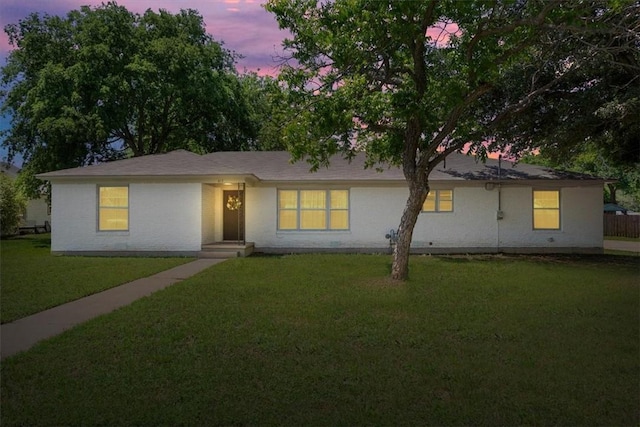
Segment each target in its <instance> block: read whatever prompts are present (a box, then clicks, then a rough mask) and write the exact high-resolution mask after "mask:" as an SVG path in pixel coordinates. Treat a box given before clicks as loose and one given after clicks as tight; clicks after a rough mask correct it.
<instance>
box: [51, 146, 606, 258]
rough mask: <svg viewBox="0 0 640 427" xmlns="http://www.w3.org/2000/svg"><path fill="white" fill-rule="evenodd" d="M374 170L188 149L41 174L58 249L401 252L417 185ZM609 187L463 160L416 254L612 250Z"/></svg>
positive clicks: (438, 176) (395, 172) (455, 164)
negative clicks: (607, 239) (398, 234)
mask: <svg viewBox="0 0 640 427" xmlns="http://www.w3.org/2000/svg"><path fill="white" fill-rule="evenodd" d="M363 166H364V159H363V158H362V156H360V157H357V158H356V159H354V160H353V161H352V162H351V163H349V162H347V161H346V160H343V159H341V158H338V157H335V158H333V159H332V160H331V165H330V167H329V168H321V169H320V170H318V171H317V172H313V173H312V172H309V165H308V164H307V163H306V162H298V163H291V162H290V155H289V154H288V153H286V152H219V153H212V154H207V155H202V156H201V155H198V154H193V153H190V152H188V151H183V150H178V151H173V152H171V153H167V154H158V155H150V156H143V157H137V158H131V159H125V160H119V161H114V162H110V163H104V164H99V165H94V166H87V167H82V168H76V169H67V170H61V171H57V172H49V173H44V174H41V175H39V176H38V177H39V178H40V179H43V180H49V181H50V182H51V184H52V228H53V233H52V246H51V249H52V251H53V252H60V253H89V254H98V253H100V254H103V253H106V254H109V253H113V254H115V253H117V254H123V253H144V254H190V255H195V254H198V253H200V252H201V250H202V249H203V248H212V247H213V246H215V245H216V244H220V245H221V246H223V247H224V245H222V244H224V243H233V242H235V243H238V245H237V246H234V249H233V250H234V251H235V250H236V248H241V249H242V250H238V252H239V254H240V255H243V254H244V253H245V252H244V249H246V252H247V253H248V252H250V251H251V250H252V249H255V250H256V251H260V252H304V251H331V252H356V251H363V252H384V251H388V250H389V247H390V243H391V242H390V240H392V239H389V237H391V238H392V237H393V230H394V229H395V228H396V227H397V226H398V224H399V222H400V217H401V215H402V211H403V209H404V206H405V203H406V201H407V196H408V194H409V193H408V189H407V184H406V182H405V180H404V177H403V174H402V172H401V170H400V169H398V168H396V167H383V168H382V172H380V171H378V170H377V169H376V168H373V169H371V168H369V169H365V168H364V167H363ZM378 169H380V168H378ZM603 183H604V182H603V180H602V179H599V178H594V177H591V176H587V175H581V174H572V173H567V172H559V171H554V170H551V169H548V168H544V167H540V166H533V165H527V164H518V165H515V166H514V165H513V164H511V163H508V162H504V161H503V162H502V164H500V162H499V161H498V160H491V159H489V160H487V162H486V163H481V162H477V161H476V159H475V158H473V157H470V156H465V155H462V154H453V155H451V156H449V157H448V158H447V160H446V162H445V163H441V164H440V165H439V166H438V167H436V168H435V170H434V171H433V172H432V173H431V176H430V185H431V192H430V193H429V197H428V198H427V200H426V202H425V204H424V208H423V212H422V213H421V214H420V216H419V218H418V221H417V223H416V227H415V230H414V233H413V241H412V251H413V252H415V253H479V252H488V253H495V252H601V251H602V245H603V239H602V235H603V220H602V215H603V202H602V188H603ZM387 236H389V237H387Z"/></svg>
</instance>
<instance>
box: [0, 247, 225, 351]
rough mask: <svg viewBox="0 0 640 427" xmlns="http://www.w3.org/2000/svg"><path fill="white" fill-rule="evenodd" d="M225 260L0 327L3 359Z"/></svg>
mask: <svg viewBox="0 0 640 427" xmlns="http://www.w3.org/2000/svg"><path fill="white" fill-rule="evenodd" d="M222 261H224V259H214V258H207V259H198V260H195V261H192V262H189V263H187V264H182V265H179V266H177V267H174V268H172V269H169V270H166V271H163V272H160V273H158V274H155V275H153V276H150V277H145V278H142V279H138V280H134V281H133V282H129V283H125V284H124V285H120V286H117V287H115V288H111V289H107V290H106V291H103V292H100V293H97V294H93V295H89V296H88V297H84V298H81V299H79V300H75V301H71V302H68V303H66V304H62V305H59V306H57V307H53V308H50V309H49V310H45V311H42V312H40V313H36V314H33V315H31V316H28V317H23V318H22V319H18V320H16V321H14V322H11V323H6V324H4V325H1V326H0V359H4V358H6V357H9V356H12V355H14V354H16V353H19V352H21V351H25V350H28V349H29V348H31V347H32V346H33V345H34V344H36V343H37V342H39V341H41V340H44V339H46V338H50V337H53V336H55V335H58V334H60V333H62V332H64V331H66V330H67V329H70V328H72V327H74V326H76V325H78V324H80V323H82V322H86V321H87V320H90V319H93V318H94V317H98V316H100V315H102V314H106V313H110V312H112V311H113V310H115V309H117V308H120V307H123V306H125V305H129V304H131V303H132V302H133V301H135V300H137V299H140V298H142V297H144V296H148V295H151V294H152V293H154V292H155V291H159V290H160V289H164V288H166V287H167V286H169V285H173V284H174V283H177V282H180V281H182V280H184V279H186V278H188V277H191V276H193V275H194V274H196V273H199V272H201V271H202V270H204V269H206V268H209V267H211V266H212V265H215V264H218V263H220V262H222Z"/></svg>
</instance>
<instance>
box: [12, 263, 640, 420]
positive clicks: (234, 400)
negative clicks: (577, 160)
mask: <svg viewBox="0 0 640 427" xmlns="http://www.w3.org/2000/svg"><path fill="white" fill-rule="evenodd" d="M637 267H638V264H637V260H636V259H633V258H624V257H606V256H600V257H554V258H550V257H527V258H525V257H473V258H467V257H442V258H440V257H415V258H412V261H411V280H410V281H409V282H408V283H405V284H394V283H392V282H390V281H389V280H388V279H387V276H388V274H389V270H390V258H389V257H388V256H366V255H363V256H356V255H353V256H345V255H342V256H338V255H301V256H286V257H282V258H280V257H262V258H246V259H234V260H229V261H226V262H224V263H221V264H219V265H217V266H215V267H213V268H210V269H208V270H206V271H204V272H202V273H200V274H198V275H197V276H194V277H192V278H191V279H188V280H186V281H183V282H181V283H178V284H176V285H173V286H171V287H169V288H167V289H165V290H163V291H160V292H157V293H155V294H154V295H152V296H150V297H149V298H144V299H142V300H139V301H137V302H135V303H134V304H132V305H130V306H128V307H124V308H122V309H120V310H117V311H116V312H113V313H111V314H109V315H106V316H102V317H100V318H97V319H94V320H92V321H90V322H87V323H85V324H83V325H81V326H79V327H77V328H74V329H72V330H70V331H68V332H66V333H64V334H63V335H60V336H58V337H55V338H53V339H51V340H49V341H46V342H44V343H41V344H39V345H37V346H36V347H34V348H33V349H32V350H30V351H28V352H26V353H23V354H21V355H17V356H15V357H11V358H8V359H6V360H5V361H3V363H2V372H1V373H2V376H1V385H2V387H1V399H2V400H1V402H2V411H1V420H0V421H1V424H2V425H3V426H11V425H30V426H34V425H97V424H100V425H291V426H300V425H314V426H316V425H331V426H335V425H411V426H413V425H461V424H464V425H523V424H529V425H617V426H619V425H634V426H636V425H638V423H639V422H640V419H639V413H640V403H639V401H638V395H639V394H640V390H639V382H638V378H639V377H640V369H639V366H638V354H639V350H640V349H639V330H638V328H639V324H638V315H639V310H640V308H639V304H640V298H638V296H639V283H640V281H639V280H638V279H639V271H638V268H637Z"/></svg>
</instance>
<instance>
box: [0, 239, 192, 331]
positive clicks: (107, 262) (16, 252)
mask: <svg viewBox="0 0 640 427" xmlns="http://www.w3.org/2000/svg"><path fill="white" fill-rule="evenodd" d="M50 239H51V236H50V235H49V234H30V235H25V236H20V237H16V238H12V239H6V240H2V241H0V266H1V268H0V293H1V298H0V322H2V323H7V322H10V321H12V320H15V319H19V318H21V317H24V316H27V315H29V314H33V313H37V312H39V311H42V310H45V309H47V308H51V307H54V306H56V305H60V304H63V303H65V302H69V301H73V300H76V299H78V298H81V297H84V296H87V295H91V294H94V293H96V292H99V291H103V290H105V289H108V288H112V287H114V286H118V285H121V284H123V283H127V282H130V281H132V280H135V279H139V278H141V277H147V276H150V275H152V274H155V273H158V272H160V271H163V270H167V269H169V268H171V267H175V266H177V265H180V264H183V263H185V262H187V261H189V260H190V259H187V258H99V257H67V256H54V255H51V253H50V246H51V240H50Z"/></svg>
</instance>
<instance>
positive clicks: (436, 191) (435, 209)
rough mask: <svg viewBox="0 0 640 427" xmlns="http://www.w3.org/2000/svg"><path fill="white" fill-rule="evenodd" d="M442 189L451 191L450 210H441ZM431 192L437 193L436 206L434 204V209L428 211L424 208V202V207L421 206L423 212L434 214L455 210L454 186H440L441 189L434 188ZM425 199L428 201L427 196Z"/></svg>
mask: <svg viewBox="0 0 640 427" xmlns="http://www.w3.org/2000/svg"><path fill="white" fill-rule="evenodd" d="M441 191H451V210H450V211H441V210H440V192H441ZM429 192H430V193H431V192H435V195H436V200H435V206H434V210H432V211H426V210H425V209H424V202H423V203H422V208H421V210H420V211H421V212H423V213H427V214H433V213H444V214H448V213H453V211H454V210H455V204H454V191H453V188H439V189H437V190H436V189H432V190H430V191H429ZM424 201H425V202H426V201H427V199H426V198H425V199H424Z"/></svg>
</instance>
